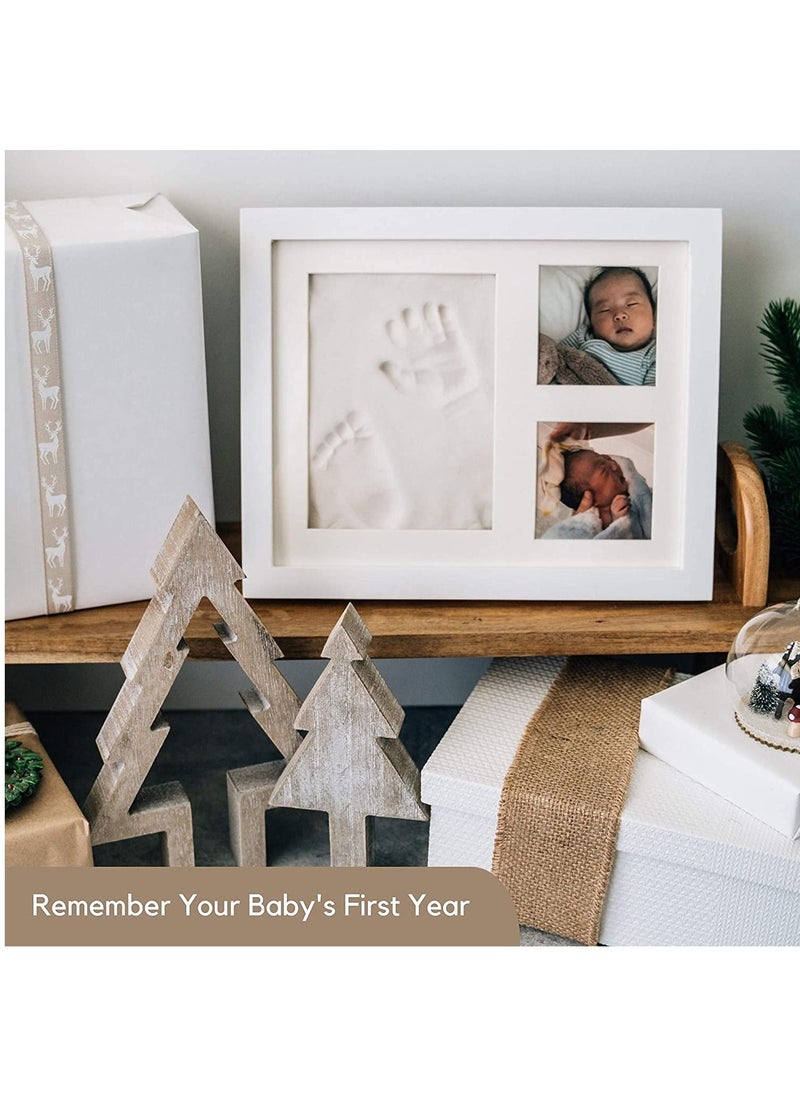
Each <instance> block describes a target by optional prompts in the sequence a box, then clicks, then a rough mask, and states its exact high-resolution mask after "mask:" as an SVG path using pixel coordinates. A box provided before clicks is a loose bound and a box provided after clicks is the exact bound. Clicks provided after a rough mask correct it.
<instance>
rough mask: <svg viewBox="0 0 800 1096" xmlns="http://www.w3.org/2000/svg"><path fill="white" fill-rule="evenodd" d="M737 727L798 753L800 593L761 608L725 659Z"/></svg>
mask: <svg viewBox="0 0 800 1096" xmlns="http://www.w3.org/2000/svg"><path fill="white" fill-rule="evenodd" d="M725 674H726V677H727V679H728V681H729V682H730V683H731V686H732V687H733V690H734V693H735V696H734V718H735V719H736V722H737V724H738V725H739V728H740V729H741V730H742V731H744V732H745V734H748V735H750V737H751V738H755V739H756V740H757V741H759V742H763V743H764V744H765V745H766V746H772V747H774V748H776V749H779V750H790V751H795V752H797V753H800V598H799V599H798V600H797V601H784V602H781V603H780V604H778V605H770V606H768V607H767V608H766V609H762V611H761V612H760V613H757V614H756V616H754V617H753V618H752V619H751V620H748V622H747V623H746V624H745V625H744V627H742V628H741V629H740V631H739V634H738V635H737V636H736V639H735V640H734V641H733V644H732V646H731V649H730V651H729V653H728V660H727V662H726V664H725Z"/></svg>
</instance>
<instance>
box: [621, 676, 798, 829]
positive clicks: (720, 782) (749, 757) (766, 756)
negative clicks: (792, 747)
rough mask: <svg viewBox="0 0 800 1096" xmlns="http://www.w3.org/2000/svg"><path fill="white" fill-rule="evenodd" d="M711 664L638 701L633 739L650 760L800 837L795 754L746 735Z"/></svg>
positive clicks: (724, 681)
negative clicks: (639, 710)
mask: <svg viewBox="0 0 800 1096" xmlns="http://www.w3.org/2000/svg"><path fill="white" fill-rule="evenodd" d="M734 700H735V694H734V691H733V689H732V688H731V686H730V685H729V684H728V681H727V678H726V677H725V667H724V666H715V667H714V669H713V670H707V671H706V672H705V673H703V674H698V675H697V676H696V677H691V678H689V679H688V680H687V681H683V682H681V683H680V684H678V685H674V686H673V687H672V688H671V689H667V690H665V691H664V692H662V693H659V694H657V695H656V696H651V697H648V698H647V699H646V700H644V701H643V702H642V718H641V721H640V723H639V741H640V742H641V744H642V746H643V747H644V748H645V749H646V750H647V751H648V753H651V754H653V756H654V757H658V758H660V759H661V760H662V761H666V762H667V764H668V765H671V766H672V767H673V768H675V769H679V770H680V772H682V773H685V774H686V775H687V776H690V777H691V778H692V779H693V780H696V781H697V782H698V783H700V784H702V785H703V786H704V787H706V788H710V789H711V790H712V791H714V792H716V793H717V794H718V795H721V796H723V797H724V798H725V799H728V800H730V802H731V803H735V804H736V806H737V807H741V808H742V810H744V811H747V812H748V814H752V815H753V816H754V817H756V818H758V819H760V820H761V821H762V822H765V823H766V824H767V825H768V826H772V827H773V828H774V829H776V830H778V831H779V832H780V833H782V834H785V835H786V836H787V837H792V838H797V837H800V753H786V752H784V751H782V750H777V749H772V748H771V747H770V746H765V745H764V744H763V743H761V742H756V741H755V740H754V739H752V738H749V737H748V736H747V735H746V734H745V733H744V731H742V730H740V729H739V727H738V726H737V725H736V721H735V719H734V717H733V712H734Z"/></svg>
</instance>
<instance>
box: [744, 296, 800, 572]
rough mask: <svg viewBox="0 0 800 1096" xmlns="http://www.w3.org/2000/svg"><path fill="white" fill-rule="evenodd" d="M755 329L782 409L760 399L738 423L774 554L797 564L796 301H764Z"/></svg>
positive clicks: (799, 365)
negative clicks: (759, 481)
mask: <svg viewBox="0 0 800 1096" xmlns="http://www.w3.org/2000/svg"><path fill="white" fill-rule="evenodd" d="M758 330H759V332H760V333H761V334H762V335H763V336H764V338H765V339H766V342H765V343H762V356H763V357H764V359H765V360H766V362H767V371H768V372H769V373H770V375H771V376H772V378H773V380H774V381H775V387H776V388H777V389H778V391H779V392H780V393H781V395H782V396H783V397H784V399H785V401H786V410H785V413H782V412H779V411H776V410H775V409H774V408H773V407H768V406H765V405H763V404H761V405H759V406H757V407H754V408H753V409H752V410H751V411H748V413H747V414H746V415H745V417H744V428H745V432H746V433H747V436H748V438H749V439H750V441H751V442H752V444H753V450H754V453H755V456H756V457H757V459H758V460H760V462H761V464H762V471H763V473H764V484H765V487H766V492H767V501H768V503H769V511H770V524H771V531H772V543H773V548H774V552H775V556H776V558H778V559H780V560H782V561H784V562H787V563H789V564H790V565H791V566H797V565H798V564H800V304H798V302H797V301H794V300H790V299H787V300H785V301H770V303H769V304H768V305H767V308H766V309H765V311H764V317H763V321H762V324H761V326H760V327H759V329H758Z"/></svg>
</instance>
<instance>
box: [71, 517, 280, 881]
mask: <svg viewBox="0 0 800 1096" xmlns="http://www.w3.org/2000/svg"><path fill="white" fill-rule="evenodd" d="M150 573H151V575H152V576H153V580H154V581H155V584H156V594H155V596H154V597H153V599H152V600H151V601H150V603H149V605H148V606H147V609H146V610H145V612H144V615H143V616H142V619H141V621H140V622H139V626H138V627H137V629H136V631H135V632H134V634H133V636H132V638H131V641H130V643H129V644H128V647H127V650H126V651H125V654H124V655H123V656H122V660H121V663H120V664H121V666H122V669H123V671H124V673H125V682H124V684H123V686H122V688H121V689H120V692H119V694H118V696H117V699H116V700H115V702H114V705H113V707H112V708H111V711H110V712H109V714H108V717H107V718H106V720H105V722H104V724H103V726H102V728H101V729H100V733H99V735H98V736H97V746H98V749H99V751H100V756H101V757H102V759H103V767H102V769H101V770H100V773H99V775H98V777H97V780H96V781H95V783H94V785H93V787H92V789H91V791H90V792H89V796H88V798H87V800H86V803H85V805H84V813H85V815H86V817H87V818H88V819H89V823H90V827H91V839H92V844H93V845H104V844H108V843H109V842H112V841H121V840H123V839H124V838H128V837H138V836H142V835H144V834H150V833H161V834H162V835H163V836H162V854H163V859H164V863H166V864H169V865H173V866H180V867H191V866H192V865H193V864H194V843H193V838H192V810H191V804H190V803H189V799H188V797H187V795H186V793H185V791H184V790H183V788H182V786H181V785H180V784H179V783H177V782H171V783H168V784H163V785H159V786H156V787H149V788H142V784H143V783H144V780H145V779H146V777H147V774H148V773H149V771H150V768H151V767H152V764H153V762H154V761H155V759H156V756H157V755H158V752H159V750H160V749H161V746H162V745H163V743H164V740H165V738H166V736H167V734H168V733H169V724H168V723H167V721H166V719H165V718H164V716H163V714H162V713H161V711H160V705H161V703H162V702H163V700H164V698H165V697H166V696H167V693H168V692H169V690H170V688H171V687H172V684H173V682H174V681H175V679H176V677H177V676H178V673H179V672H180V669H181V667H182V666H183V663H184V661H185V659H186V657H187V655H188V653H189V648H188V646H187V644H186V642H185V640H184V639H183V634H184V632H185V630H186V628H187V626H188V624H189V622H190V620H191V619H192V617H193V615H194V613H195V610H196V609H197V606H198V605H199V604H200V601H201V600H202V599H203V598H204V597H205V598H208V600H209V601H210V602H211V604H212V605H213V606H214V607H215V609H216V610H217V612H218V613H219V614H220V616H221V618H222V619H221V621H219V622H218V623H217V624H215V625H214V627H215V629H216V631H217V634H218V635H219V637H220V639H221V640H222V642H223V643H224V644H225V646H226V647H227V648H228V650H229V651H230V652H231V654H232V655H233V657H234V658H235V659H236V661H237V662H238V663H239V665H240V666H241V667H242V669H243V670H244V672H245V673H246V674H247V676H248V677H249V679H250V682H251V684H252V685H253V686H254V688H253V690H252V691H251V692H249V693H246V694H242V695H243V698H244V699H245V703H246V704H247V706H248V708H249V710H250V711H251V713H252V714H253V716H254V718H255V719H256V720H257V722H258V724H259V726H260V727H261V728H262V729H263V730H264V732H265V734H266V735H267V736H268V737H269V738H270V739H271V740H272V742H273V743H274V744H275V746H276V747H277V748H278V750H280V752H281V753H282V754H283V756H284V757H290V756H291V755H292V754H293V753H294V751H295V750H296V749H297V747H298V745H299V744H300V742H301V738H300V736H299V735H298V734H297V732H296V731H295V730H294V729H293V721H294V718H295V715H296V714H297V711H298V707H299V701H298V698H297V696H296V695H295V693H294V691H293V690H292V688H291V687H290V686H289V684H288V683H287V681H286V680H285V678H284V677H283V675H282V674H281V673H280V672H279V671H278V670H277V668H276V667H275V666H274V665H273V663H274V660H275V659H278V658H281V657H282V654H281V651H280V649H279V648H278V646H277V644H276V643H275V641H274V640H273V639H272V637H271V636H270V635H269V633H268V632H267V631H266V629H265V628H264V626H263V625H262V623H261V622H260V620H259V619H258V617H257V616H256V615H255V613H254V612H253V610H252V609H251V608H250V606H249V605H248V604H247V602H246V601H245V599H244V597H243V596H242V594H241V592H240V591H239V589H238V588H237V587H236V585H235V584H236V583H237V582H238V581H239V580H240V579H242V578H244V573H243V572H242V570H241V568H240V567H239V565H238V563H237V562H236V560H235V559H234V558H233V556H232V555H231V554H230V552H229V551H228V549H227V548H226V547H225V545H224V544H223V543H222V541H221V540H220V538H219V537H218V536H217V534H216V533H215V532H214V530H213V529H212V528H211V526H210V525H209V523H208V521H207V520H206V519H205V517H204V516H203V515H202V513H201V512H200V510H199V509H198V507H197V505H196V504H195V503H194V501H193V500H192V499H191V498H188V497H187V499H186V501H185V502H184V504H183V506H182V507H181V509H180V511H179V513H178V516H177V517H176V519H175V521H174V522H173V525H172V528H171V529H170V531H169V533H168V534H167V539H166V540H165V542H164V544H163V546H162V548H161V551H160V552H159V554H158V556H157V558H156V561H155V563H154V564H153V567H152V568H151V572H150ZM282 766H283V762H281V761H278V762H271V763H270V764H269V765H268V766H251V769H252V770H255V772H254V773H251V775H250V779H249V784H248V788H249V790H248V795H247V796H245V797H240V798H239V800H237V801H235V802H234V803H233V804H232V805H229V811H230V812H232V815H231V817H232V819H233V822H232V827H231V833H232V839H233V845H234V850H233V851H234V856H236V857H238V856H241V855H242V852H243V850H245V849H248V848H252V847H254V846H258V843H259V835H258V834H256V835H255V836H254V835H253V834H252V833H251V832H250V831H251V829H252V828H253V827H255V826H256V822H255V821H254V818H253V815H252V811H248V810H247V809H246V808H247V807H248V804H249V803H250V802H251V801H252V799H253V797H254V796H255V795H256V793H258V795H260V797H261V800H262V801H264V802H266V799H267V798H268V796H269V792H270V791H271V790H272V788H273V786H274V783H275V779H276V777H277V775H278V773H279V771H280V769H281V768H282ZM266 770H268V771H266ZM247 771H248V770H239V772H240V773H247ZM259 781H260V782H261V783H262V784H263V787H261V786H260V785H259ZM229 787H230V782H229ZM237 812H238V813H237ZM258 825H259V826H260V830H261V831H262V833H261V836H260V840H261V841H262V842H263V841H264V837H263V829H264V816H263V814H262V816H261V818H260V822H259V823H258ZM237 862H240V861H239V860H238V859H237ZM261 863H262V864H263V863H264V860H262V861H261Z"/></svg>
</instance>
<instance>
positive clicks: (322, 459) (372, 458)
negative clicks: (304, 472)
mask: <svg viewBox="0 0 800 1096" xmlns="http://www.w3.org/2000/svg"><path fill="white" fill-rule="evenodd" d="M310 489H311V498H310V505H309V517H308V524H309V528H311V529H401V528H403V527H404V521H405V508H404V506H403V504H402V498H401V494H400V490H399V488H398V485H397V477H396V475H395V473H394V469H393V468H392V465H391V461H390V459H389V455H388V453H387V451H386V448H385V446H384V445H383V442H382V441H381V439H380V438H379V437H378V435H377V434H376V433H375V432H374V430H373V428H372V426H371V425H370V423H369V421H368V419H367V418H366V416H364V415H361V414H359V413H358V412H355V411H350V412H348V414H347V415H345V417H344V419H342V421H341V422H339V423H337V424H336V425H335V426H334V427H333V429H332V430H331V431H330V432H329V433H327V434H326V435H325V437H324V439H323V440H322V441H321V442H320V444H319V445H318V446H317V447H316V448H315V449H314V450H313V451H312V453H311V483H310Z"/></svg>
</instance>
